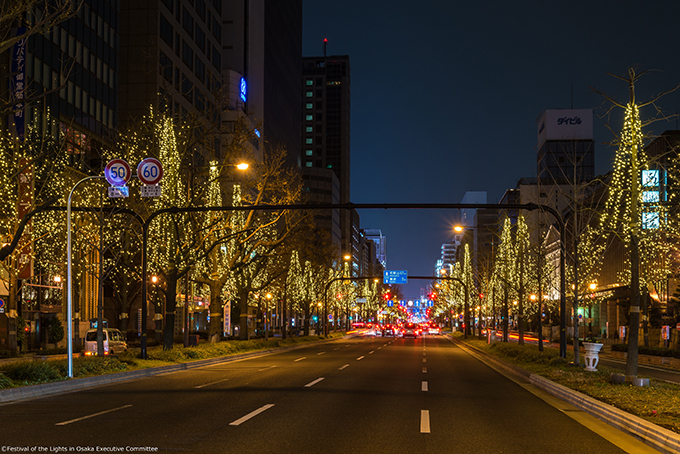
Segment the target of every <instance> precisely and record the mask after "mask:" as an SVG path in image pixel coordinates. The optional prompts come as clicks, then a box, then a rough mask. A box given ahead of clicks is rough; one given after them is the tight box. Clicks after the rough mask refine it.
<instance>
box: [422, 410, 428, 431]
mask: <svg viewBox="0 0 680 454" xmlns="http://www.w3.org/2000/svg"><path fill="white" fill-rule="evenodd" d="M420 433H421V434H429V433H430V411H429V410H420Z"/></svg>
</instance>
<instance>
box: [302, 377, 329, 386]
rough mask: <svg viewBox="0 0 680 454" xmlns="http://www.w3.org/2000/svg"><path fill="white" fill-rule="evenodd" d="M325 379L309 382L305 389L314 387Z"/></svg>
mask: <svg viewBox="0 0 680 454" xmlns="http://www.w3.org/2000/svg"><path fill="white" fill-rule="evenodd" d="M324 378H325V377H321V378H317V379H316V380H314V381H312V382H309V383H307V384H306V385H305V388H311V387H312V386H314V385H316V384H317V383H319V382H320V381H321V380H323V379H324Z"/></svg>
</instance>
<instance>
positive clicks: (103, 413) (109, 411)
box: [55, 404, 132, 426]
mask: <svg viewBox="0 0 680 454" xmlns="http://www.w3.org/2000/svg"><path fill="white" fill-rule="evenodd" d="M128 407H132V404H130V405H123V406H122V407H118V408H112V409H111V410H105V411H100V412H99V413H94V414H91V415H87V416H83V417H82V418H76V419H71V420H68V421H64V422H58V423H56V424H55V426H65V425H67V424H71V423H72V422H78V421H82V420H83V419H90V418H94V417H95V416H99V415H105V414H107V413H111V412H112V411H118V410H122V409H123V408H128Z"/></svg>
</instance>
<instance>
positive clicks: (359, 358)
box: [357, 356, 365, 361]
mask: <svg viewBox="0 0 680 454" xmlns="http://www.w3.org/2000/svg"><path fill="white" fill-rule="evenodd" d="M364 358H365V357H364V356H360V357H358V358H357V361H361V360H362V359H364Z"/></svg>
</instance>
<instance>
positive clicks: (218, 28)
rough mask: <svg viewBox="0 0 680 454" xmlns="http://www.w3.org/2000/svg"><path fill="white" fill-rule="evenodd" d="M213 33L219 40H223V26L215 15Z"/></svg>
mask: <svg viewBox="0 0 680 454" xmlns="http://www.w3.org/2000/svg"><path fill="white" fill-rule="evenodd" d="M212 33H213V35H215V38H217V40H218V41H222V26H221V25H220V23H219V21H218V20H217V18H215V17H213V23H212Z"/></svg>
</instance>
